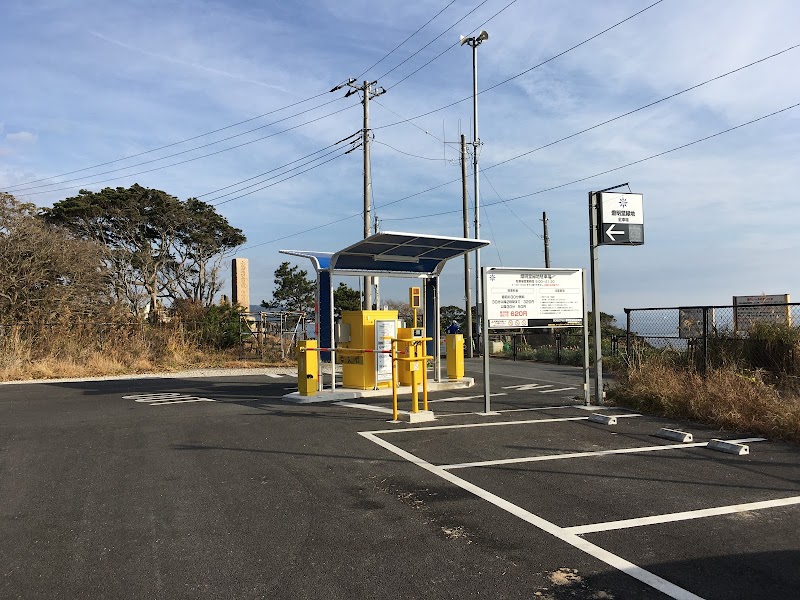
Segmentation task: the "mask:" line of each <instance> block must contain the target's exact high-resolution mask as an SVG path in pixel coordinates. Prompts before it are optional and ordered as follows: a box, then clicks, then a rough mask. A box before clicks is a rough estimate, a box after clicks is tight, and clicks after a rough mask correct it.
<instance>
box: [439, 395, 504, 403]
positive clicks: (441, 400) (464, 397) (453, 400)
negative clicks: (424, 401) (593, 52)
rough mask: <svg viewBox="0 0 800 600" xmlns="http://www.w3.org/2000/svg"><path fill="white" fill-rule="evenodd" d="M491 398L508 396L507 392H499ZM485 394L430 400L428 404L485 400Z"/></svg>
mask: <svg viewBox="0 0 800 600" xmlns="http://www.w3.org/2000/svg"><path fill="white" fill-rule="evenodd" d="M489 395H490V396H508V394H507V393H506V392H497V393H496V394H489ZM483 397H484V396H483V394H479V395H477V396H453V397H452V398H439V399H438V400H428V404H434V403H435V402H456V401H457V400H474V399H475V398H483Z"/></svg>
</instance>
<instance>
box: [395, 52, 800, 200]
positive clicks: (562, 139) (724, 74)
mask: <svg viewBox="0 0 800 600" xmlns="http://www.w3.org/2000/svg"><path fill="white" fill-rule="evenodd" d="M796 48H800V44H796V45H794V46H790V47H788V48H785V49H783V50H780V51H779V52H775V53H774V54H770V55H769V56H765V57H764V58H759V59H758V60H755V61H753V62H751V63H748V64H746V65H743V66H741V67H738V68H736V69H733V70H731V71H728V72H727V73H723V74H721V75H717V76H716V77H712V78H710V79H706V80H705V81H703V82H701V83H698V84H695V85H693V86H691V87H688V88H685V89H683V90H681V91H679V92H675V93H674V94H670V95H669V96H664V97H663V98H661V99H659V100H655V101H653V102H650V103H648V104H645V105H644V106H640V107H639V108H636V109H633V110H630V111H628V112H626V113H622V114H621V115H617V116H616V117H612V118H611V119H607V120H605V121H602V122H601V123H597V124H595V125H592V126H591V127H587V128H585V129H581V130H580V131H576V132H575V133H572V134H570V135H567V136H564V137H562V138H559V139H557V140H554V141H552V142H549V143H547V144H544V145H542V146H539V147H537V148H534V149H533V150H528V151H527V152H523V153H522V154H518V155H517V156H512V157H511V158H508V159H506V160H504V161H501V162H499V163H496V164H493V165H491V166H488V167H486V168H484V169H481V171H480V172H481V174H485V173H486V171H489V170H491V169H494V168H495V167H499V166H500V165H504V164H506V163H509V162H511V161H514V160H517V159H519V158H522V157H523V156H528V155H529V154H533V153H534V152H538V151H539V150H544V149H545V148H549V147H550V146H554V145H556V144H559V143H561V142H564V141H566V140H569V139H572V138H574V137H577V136H579V135H582V134H584V133H587V132H589V131H592V130H593V129H597V128H599V127H602V126H604V125H608V124H609V123H612V122H614V121H617V120H619V119H622V118H624V117H627V116H629V115H632V114H634V113H637V112H639V111H642V110H644V109H646V108H650V107H651V106H655V105H656V104H660V103H661V102H665V101H666V100H670V99H672V98H675V97H677V96H680V95H681V94H685V93H686V92H689V91H691V90H695V89H697V88H699V87H702V86H704V85H706V84H709V83H711V82H713V81H717V80H719V79H722V78H724V77H727V76H729V75H732V74H734V73H737V72H739V71H742V70H744V69H747V68H749V67H752V66H754V65H757V64H759V63H762V62H764V61H766V60H769V59H771V58H775V57H776V56H780V55H781V54H785V53H786V52H789V51H790V50H794V49H796ZM415 118H416V117H415ZM457 181H460V180H459V179H453V180H452V181H448V182H446V183H443V184H441V185H439V186H436V187H433V188H429V189H427V190H425V191H423V192H419V193H418V194H425V193H427V192H430V191H433V190H435V189H438V188H440V187H443V186H445V185H449V184H451V183H455V182H457ZM418 194H415V195H418ZM410 197H413V196H407V197H406V198H401V199H400V200H398V202H400V201H402V200H406V199H408V198H410Z"/></svg>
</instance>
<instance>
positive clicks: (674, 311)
mask: <svg viewBox="0 0 800 600" xmlns="http://www.w3.org/2000/svg"><path fill="white" fill-rule="evenodd" d="M625 314H626V321H627V323H626V338H625V342H624V348H625V350H626V352H627V355H628V357H629V359H630V360H637V359H639V358H642V357H645V356H647V355H648V354H652V353H655V352H659V353H661V354H664V353H671V354H673V355H674V356H675V357H676V358H677V359H681V360H684V361H685V363H686V365H687V367H692V368H696V369H698V370H699V371H702V372H704V371H706V370H707V369H711V368H719V367H726V366H727V367H734V368H737V369H743V370H762V371H766V372H768V373H770V374H772V375H774V376H775V377H777V378H785V377H798V376H800V327H798V325H800V303H779V304H767V303H759V304H748V305H741V304H740V305H738V306H690V307H673V308H626V309H625Z"/></svg>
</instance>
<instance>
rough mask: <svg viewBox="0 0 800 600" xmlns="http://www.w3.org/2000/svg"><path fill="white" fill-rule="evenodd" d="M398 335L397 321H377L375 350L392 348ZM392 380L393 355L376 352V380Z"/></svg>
mask: <svg viewBox="0 0 800 600" xmlns="http://www.w3.org/2000/svg"><path fill="white" fill-rule="evenodd" d="M395 337H397V321H394V320H391V321H388V320H387V321H375V346H374V347H375V350H391V349H392V338H395ZM391 380H392V355H391V354H383V353H379V352H376V353H375V382H376V383H377V382H379V381H391Z"/></svg>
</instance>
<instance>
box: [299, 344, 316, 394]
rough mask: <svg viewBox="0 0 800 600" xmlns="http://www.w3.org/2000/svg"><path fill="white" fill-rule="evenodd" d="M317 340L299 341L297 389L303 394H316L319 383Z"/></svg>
mask: <svg viewBox="0 0 800 600" xmlns="http://www.w3.org/2000/svg"><path fill="white" fill-rule="evenodd" d="M316 348H317V340H300V341H298V342H297V391H298V392H299V394H300V395H301V396H316V395H317V386H318V384H319V352H317V350H316Z"/></svg>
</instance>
